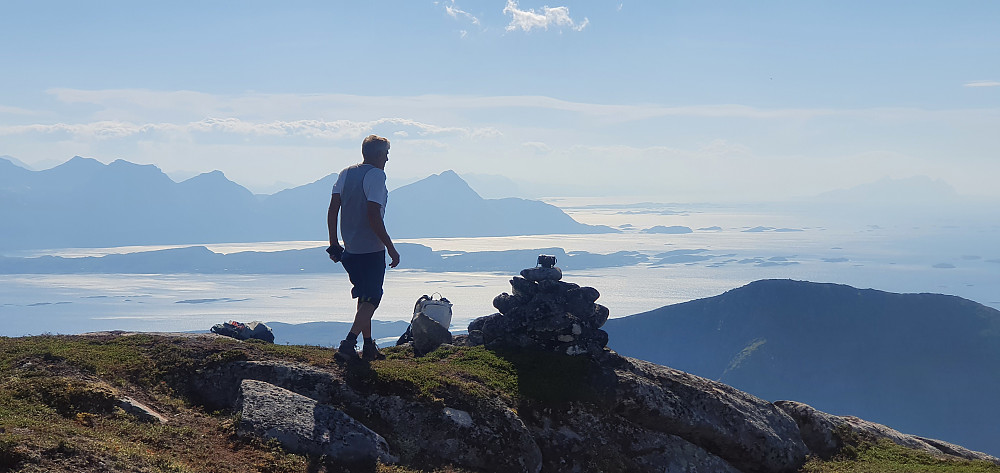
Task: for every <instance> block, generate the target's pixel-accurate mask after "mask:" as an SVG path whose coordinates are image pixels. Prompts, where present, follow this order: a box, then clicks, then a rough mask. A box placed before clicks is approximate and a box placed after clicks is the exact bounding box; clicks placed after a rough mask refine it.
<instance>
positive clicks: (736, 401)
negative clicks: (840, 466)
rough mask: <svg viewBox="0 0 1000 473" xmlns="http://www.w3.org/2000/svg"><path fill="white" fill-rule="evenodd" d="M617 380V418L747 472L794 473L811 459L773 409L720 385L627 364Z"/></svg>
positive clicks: (790, 425)
mask: <svg viewBox="0 0 1000 473" xmlns="http://www.w3.org/2000/svg"><path fill="white" fill-rule="evenodd" d="M615 373H616V375H617V376H618V382H619V384H618V388H617V399H616V400H617V402H618V404H617V406H616V412H620V413H621V414H622V416H623V417H626V418H627V419H629V420H631V421H633V422H635V423H637V424H640V425H643V426H646V427H648V428H650V429H654V430H658V431H661V432H668V433H671V434H673V435H676V436H678V437H681V438H683V439H685V440H687V441H689V442H691V443H693V444H695V445H699V446H702V447H703V448H705V449H706V450H708V451H709V452H711V453H713V454H715V455H717V456H719V457H721V458H723V459H724V460H726V461H727V462H728V463H730V464H731V465H733V466H734V467H736V468H738V469H739V470H740V471H743V472H792V471H796V470H797V469H798V468H799V467H800V466H801V465H802V464H803V463H805V458H806V455H807V454H808V453H809V451H808V449H807V448H806V446H805V444H804V443H803V442H802V439H801V437H800V435H799V429H798V426H797V425H796V424H795V421H794V420H793V419H792V418H791V417H790V416H788V415H787V414H785V413H784V412H783V411H781V410H780V409H778V408H777V407H775V406H774V405H772V404H771V403H769V402H767V401H764V400H761V399H759V398H756V397H754V396H751V395H750V394H747V393H745V392H742V391H740V390H738V389H735V388H732V387H730V386H727V385H725V384H722V383H718V382H715V381H711V380H708V379H705V378H701V377H698V376H694V375H691V374H688V373H685V372H683V371H678V370H675V369H672V368H667V367H665V366H659V365H654V364H652V363H648V362H645V361H641V360H636V359H628V365H626V366H623V367H620V368H617V369H616V370H615Z"/></svg>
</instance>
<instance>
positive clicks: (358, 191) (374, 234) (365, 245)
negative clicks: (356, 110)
mask: <svg viewBox="0 0 1000 473" xmlns="http://www.w3.org/2000/svg"><path fill="white" fill-rule="evenodd" d="M361 155H362V156H363V157H364V162H362V163H361V164H355V165H353V166H350V167H348V168H346V169H344V170H343V171H341V172H340V176H338V177H337V183H336V184H334V185H333V197H332V198H331V199H330V210H329V211H328V212H327V216H326V223H327V227H328V229H329V231H330V247H329V248H327V250H326V251H327V253H329V254H330V259H332V260H333V261H334V262H342V263H343V264H344V269H345V270H346V271H347V275H348V276H349V277H350V279H351V284H353V285H354V287H353V288H352V289H351V297H353V298H355V299H357V300H358V312H357V314H355V316H354V325H353V326H351V331H350V332H349V333H348V334H347V338H345V339H344V341H342V342H340V349H339V350H338V353H337V355H338V356H340V357H341V358H344V359H347V360H354V359H357V358H358V350H357V343H358V334H361V335H363V336H364V346H363V348H362V349H361V358H362V359H364V360H368V361H371V360H376V359H380V358H384V356H383V355H382V354H381V353H379V350H378V346H376V345H375V340H373V339H372V316H373V315H375V309H377V308H378V305H379V302H380V301H381V300H382V282H383V281H384V280H385V254H386V252H388V253H389V258H391V260H392V261H391V262H390V263H389V267H391V268H395V267H396V265H398V264H399V252H397V251H396V247H395V246H393V244H392V239H390V238H389V233H388V232H386V230H385V222H384V220H383V218H384V217H385V204H386V201H387V200H388V197H389V191H388V189H386V187H385V163H386V162H387V161H389V140H387V139H385V138H383V137H381V136H375V135H369V136H368V137H367V138H365V141H364V142H363V143H362V144H361ZM341 210H343V212H342V213H343V215H341ZM338 217H340V223H341V229H340V231H341V233H342V234H343V236H344V246H343V247H341V246H340V241H339V240H338V239H337V219H338Z"/></svg>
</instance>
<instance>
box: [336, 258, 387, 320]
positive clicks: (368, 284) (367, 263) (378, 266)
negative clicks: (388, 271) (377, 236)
mask: <svg viewBox="0 0 1000 473" xmlns="http://www.w3.org/2000/svg"><path fill="white" fill-rule="evenodd" d="M340 262H341V264H343V265H344V269H345V270H347V276H348V277H350V278H351V284H353V285H354V287H353V288H351V297H353V298H355V299H357V300H358V302H359V303H361V302H368V303H371V304H372V305H374V306H375V307H376V308H378V304H379V302H382V281H384V280H385V250H382V251H376V252H374V253H361V254H353V253H348V252H346V251H345V252H344V256H343V258H342V259H341V261H340Z"/></svg>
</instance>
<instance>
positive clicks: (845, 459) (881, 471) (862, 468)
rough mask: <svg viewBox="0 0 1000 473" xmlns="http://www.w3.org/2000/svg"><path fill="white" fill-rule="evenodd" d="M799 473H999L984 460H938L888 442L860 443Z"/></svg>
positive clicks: (814, 460) (817, 460) (994, 466)
mask: <svg viewBox="0 0 1000 473" xmlns="http://www.w3.org/2000/svg"><path fill="white" fill-rule="evenodd" d="M801 472H802V473H848V472H850V473H1000V466H998V465H994V464H992V463H989V462H984V461H968V460H958V459H954V458H939V457H935V456H932V455H930V454H928V453H926V452H922V451H918V450H912V449H909V448H906V447H902V446H899V445H896V444H894V443H892V442H890V441H888V440H885V439H881V440H878V441H862V442H861V443H860V444H858V445H853V446H850V448H845V449H844V451H843V452H841V453H840V454H839V455H837V456H836V457H834V458H833V459H831V460H829V461H822V460H819V459H816V458H813V459H811V460H809V462H807V463H806V464H805V466H803V467H802V469H801Z"/></svg>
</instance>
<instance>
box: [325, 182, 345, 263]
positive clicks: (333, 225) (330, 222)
mask: <svg viewBox="0 0 1000 473" xmlns="http://www.w3.org/2000/svg"><path fill="white" fill-rule="evenodd" d="M339 217H340V194H333V197H331V198H330V208H329V209H328V210H327V211H326V228H327V230H329V232H330V248H336V249H338V250H337V251H336V252H335V253H330V259H332V260H333V261H334V262H337V261H338V260H339V259H340V258H338V257H336V256H334V255H335V254H339V253H342V252H343V251H344V248H343V247H342V246H340V240H339V239H338V238H337V220H338V218H339Z"/></svg>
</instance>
